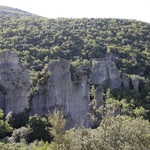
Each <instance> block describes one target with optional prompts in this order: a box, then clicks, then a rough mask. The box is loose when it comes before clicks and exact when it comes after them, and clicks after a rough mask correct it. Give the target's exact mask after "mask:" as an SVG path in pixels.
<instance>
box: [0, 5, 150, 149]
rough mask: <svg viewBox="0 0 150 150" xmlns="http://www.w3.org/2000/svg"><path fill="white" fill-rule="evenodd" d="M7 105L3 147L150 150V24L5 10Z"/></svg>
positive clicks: (0, 103) (1, 40)
mask: <svg viewBox="0 0 150 150" xmlns="http://www.w3.org/2000/svg"><path fill="white" fill-rule="evenodd" d="M0 108H1V109H2V110H3V111H2V110H1V109H0V140H1V142H0V149H18V148H20V149H24V148H25V147H26V148H27V149H36V148H38V147H39V148H41V149H42V148H44V149H47V148H48V149H49V148H50V149H54V150H55V149H56V148H57V149H73V150H76V149H79V150H80V149H88V150H90V149H91V150H95V149H108V150H109V149H125V150H126V149H137V147H138V149H140V150H143V149H149V148H150V144H149V137H150V136H149V135H150V124H149V119H150V24H148V23H145V22H141V21H136V20H124V19H110V18H109V19H106V18H104V19H102V18H97V19H94V18H82V19H73V18H70V19H69V18H58V19H48V18H44V17H39V16H36V15H33V14H31V13H28V12H25V11H22V10H19V9H14V8H9V7H4V6H0ZM99 108H100V109H99ZM147 110H148V111H147ZM3 113H4V114H5V115H6V114H7V115H6V117H4V114H3ZM89 114H90V116H89ZM29 116H30V117H29ZM146 119H148V120H146ZM72 127H73V128H72ZM74 127H75V128H74ZM88 127H92V128H88ZM70 128H72V129H70ZM66 129H70V130H68V131H66ZM137 131H138V132H137ZM35 140H36V141H35ZM41 140H42V141H41ZM46 141H47V142H50V143H47V142H46ZM44 142H45V143H44ZM12 147H13V148H12Z"/></svg>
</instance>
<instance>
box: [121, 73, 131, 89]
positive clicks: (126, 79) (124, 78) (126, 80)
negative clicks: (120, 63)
mask: <svg viewBox="0 0 150 150" xmlns="http://www.w3.org/2000/svg"><path fill="white" fill-rule="evenodd" d="M122 84H123V87H124V88H125V89H129V86H130V80H129V77H128V75H127V73H123V74H122Z"/></svg>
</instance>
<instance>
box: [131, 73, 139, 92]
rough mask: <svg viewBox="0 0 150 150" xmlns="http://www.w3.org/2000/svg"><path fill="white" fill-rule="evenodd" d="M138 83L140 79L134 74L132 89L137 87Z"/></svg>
mask: <svg viewBox="0 0 150 150" xmlns="http://www.w3.org/2000/svg"><path fill="white" fill-rule="evenodd" d="M139 83H140V80H139V77H138V76H135V77H133V78H132V85H133V88H134V90H138V89H139Z"/></svg>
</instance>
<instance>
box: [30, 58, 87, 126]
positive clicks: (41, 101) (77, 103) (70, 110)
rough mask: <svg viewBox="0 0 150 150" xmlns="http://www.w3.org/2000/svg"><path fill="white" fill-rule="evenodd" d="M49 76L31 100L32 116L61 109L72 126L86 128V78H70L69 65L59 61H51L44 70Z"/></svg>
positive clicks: (61, 60)
mask: <svg viewBox="0 0 150 150" xmlns="http://www.w3.org/2000/svg"><path fill="white" fill-rule="evenodd" d="M46 72H47V73H49V74H50V77H49V78H48V79H47V81H46V83H45V84H43V85H41V86H40V88H39V90H38V92H37V93H36V94H35V96H34V97H33V100H32V105H31V110H32V114H35V113H37V114H40V115H44V114H46V113H48V111H50V110H51V109H52V108H54V107H61V108H62V109H63V111H64V113H65V114H69V115H70V116H71V119H72V122H73V124H74V126H81V125H85V126H88V117H87V113H88V112H89V103H90V95H89V94H90V88H89V85H88V83H87V78H86V77H85V76H84V75H82V76H80V78H76V79H77V80H73V81H72V78H71V72H70V63H69V62H68V61H66V60H63V59H60V60H58V61H52V62H51V63H50V64H49V65H48V68H47V70H46Z"/></svg>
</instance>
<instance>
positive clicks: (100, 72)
mask: <svg viewBox="0 0 150 150" xmlns="http://www.w3.org/2000/svg"><path fill="white" fill-rule="evenodd" d="M89 77H90V80H91V82H92V83H93V84H95V85H101V86H102V87H104V86H107V87H109V88H110V89H115V88H119V87H120V86H121V78H120V74H119V71H118V69H117V67H116V65H115V63H114V62H113V61H98V62H97V63H96V64H95V65H94V66H93V67H92V71H91V73H90V76H89Z"/></svg>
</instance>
